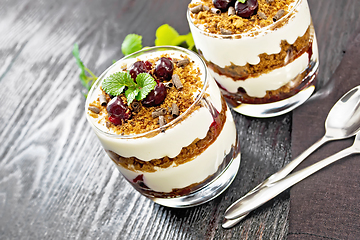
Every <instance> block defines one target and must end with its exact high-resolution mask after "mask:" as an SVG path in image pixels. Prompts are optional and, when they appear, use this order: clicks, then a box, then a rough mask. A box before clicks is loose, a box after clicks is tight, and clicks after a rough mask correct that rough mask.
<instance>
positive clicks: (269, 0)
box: [266, 0, 274, 3]
mask: <svg viewBox="0 0 360 240" xmlns="http://www.w3.org/2000/svg"><path fill="white" fill-rule="evenodd" d="M273 1H274V0H266V2H267V3H272V2H273Z"/></svg>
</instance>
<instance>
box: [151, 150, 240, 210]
mask: <svg viewBox="0 0 360 240" xmlns="http://www.w3.org/2000/svg"><path fill="white" fill-rule="evenodd" d="M239 166H240V153H238V155H237V156H236V157H235V158H234V159H233V160H232V162H231V163H230V164H229V165H228V166H227V168H226V169H224V171H223V172H222V173H221V175H219V176H218V177H217V178H216V179H214V180H213V181H212V182H210V183H209V184H208V185H206V186H204V187H203V188H201V189H199V190H197V191H195V192H192V193H190V194H189V195H186V196H182V197H176V198H157V197H150V196H147V197H148V198H150V199H151V200H152V201H154V202H156V203H158V204H160V205H163V206H167V207H172V208H186V207H194V206H197V205H200V204H203V203H206V202H208V201H211V200H212V199H214V198H216V197H217V196H219V195H220V194H221V193H222V192H224V191H225V190H226V189H227V188H228V186H230V184H231V183H232V181H233V180H234V179H235V176H236V174H237V172H238V169H239Z"/></svg>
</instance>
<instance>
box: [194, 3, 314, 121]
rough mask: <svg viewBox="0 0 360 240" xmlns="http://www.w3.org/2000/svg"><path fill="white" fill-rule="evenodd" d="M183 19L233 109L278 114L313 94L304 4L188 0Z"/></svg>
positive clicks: (309, 34) (252, 113)
mask: <svg viewBox="0 0 360 240" xmlns="http://www.w3.org/2000/svg"><path fill="white" fill-rule="evenodd" d="M187 19H188V22H189V25H190V29H191V32H192V34H193V38H194V41H195V45H196V48H197V50H198V53H199V54H200V55H201V56H202V57H203V58H204V60H205V61H206V63H207V66H208V67H209V71H210V73H211V75H212V76H213V77H214V78H215V80H216V81H217V83H218V85H219V87H220V88H221V91H222V93H223V95H224V97H225V98H226V101H227V102H228V103H229V105H230V106H231V107H233V109H234V110H235V111H237V112H239V113H241V114H244V115H248V116H252V117H272V116H277V115H281V114H284V113H286V112H289V111H291V110H293V109H294V108H296V107H297V106H299V105H300V104H302V103H303V102H305V101H306V100H307V99H308V98H309V97H310V96H311V94H312V93H313V91H314V90H315V77H316V75H317V71H318V66H319V63H318V46H317V42H316V37H315V32H314V26H313V24H312V19H311V15H310V11H309V6H308V3H307V0H235V1H234V0H193V1H192V2H191V3H190V4H189V8H188V12H187Z"/></svg>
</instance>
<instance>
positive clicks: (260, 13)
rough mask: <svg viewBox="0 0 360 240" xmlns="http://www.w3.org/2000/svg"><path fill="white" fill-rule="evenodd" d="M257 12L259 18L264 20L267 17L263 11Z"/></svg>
mask: <svg viewBox="0 0 360 240" xmlns="http://www.w3.org/2000/svg"><path fill="white" fill-rule="evenodd" d="M258 14H259V17H260V18H261V19H264V20H266V19H267V16H266V15H265V13H263V12H258Z"/></svg>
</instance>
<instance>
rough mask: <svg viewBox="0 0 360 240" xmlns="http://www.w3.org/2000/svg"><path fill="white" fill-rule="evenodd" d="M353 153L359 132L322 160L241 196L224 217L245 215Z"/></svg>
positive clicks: (359, 142) (358, 145)
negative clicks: (348, 144) (346, 145)
mask: <svg viewBox="0 0 360 240" xmlns="http://www.w3.org/2000/svg"><path fill="white" fill-rule="evenodd" d="M354 153H360V133H358V134H357V135H356V138H355V141H354V143H353V145H352V146H351V147H348V148H346V149H344V150H342V151H340V152H338V153H336V154H334V155H332V156H330V157H328V158H325V159H324V160H321V161H319V162H317V163H315V164H312V165H310V166H309V167H306V168H304V169H302V170H299V171H297V172H295V173H292V174H290V175H289V176H287V177H285V178H283V179H281V180H279V181H277V182H275V183H272V184H269V185H266V186H263V187H262V188H261V189H259V190H258V191H256V192H253V193H252V194H249V195H248V196H246V197H245V198H243V199H242V200H241V201H240V202H238V203H237V211H236V213H235V212H234V213H231V214H228V215H227V216H226V217H227V218H229V219H234V218H238V217H242V216H243V215H247V214H248V213H249V212H250V211H252V210H254V209H256V208H257V207H259V206H261V205H262V204H264V203H265V202H267V201H269V200H270V199H272V198H274V197H276V196H277V195H279V194H280V193H282V192H283V191H285V190H286V189H288V188H289V187H291V186H293V185H295V184H296V183H298V182H300V181H301V180H303V179H305V178H307V177H308V176H310V175H312V174H313V173H315V172H317V171H319V170H320V169H322V168H324V167H326V166H328V165H330V164H331V163H334V162H336V161H337V160H339V159H341V158H344V157H346V156H349V155H351V154H354Z"/></svg>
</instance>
